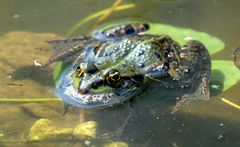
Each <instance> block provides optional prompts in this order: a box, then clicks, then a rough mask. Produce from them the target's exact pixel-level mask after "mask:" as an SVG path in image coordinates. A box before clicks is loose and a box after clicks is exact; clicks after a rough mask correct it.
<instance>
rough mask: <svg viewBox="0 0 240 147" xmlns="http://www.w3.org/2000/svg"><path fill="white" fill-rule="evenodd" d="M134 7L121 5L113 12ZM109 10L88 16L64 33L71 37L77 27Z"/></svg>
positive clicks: (133, 5) (132, 5)
mask: <svg viewBox="0 0 240 147" xmlns="http://www.w3.org/2000/svg"><path fill="white" fill-rule="evenodd" d="M133 7H135V4H132V3H130V4H126V5H121V6H118V7H116V8H115V9H114V10H113V11H121V10H125V9H130V8H133ZM109 10H110V8H108V9H104V10H102V11H99V12H96V13H94V14H92V15H89V16H88V17H86V18H84V19H82V20H80V21H79V22H78V23H77V24H75V25H74V26H73V27H72V28H71V29H70V30H69V31H68V32H67V33H66V36H69V35H71V34H72V33H74V32H75V31H76V30H77V29H78V28H79V27H81V26H82V25H83V24H84V23H86V22H88V21H90V20H92V19H94V18H97V17H99V16H101V15H103V14H105V13H106V12H108V11H109Z"/></svg>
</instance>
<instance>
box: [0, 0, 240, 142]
mask: <svg viewBox="0 0 240 147" xmlns="http://www.w3.org/2000/svg"><path fill="white" fill-rule="evenodd" d="M114 2H115V1H110V0H102V1H99V0H92V1H89V0H72V1H66V0H51V1H48V0H41V1H34V0H21V1H19V0H1V1H0V12H1V13H0V51H1V53H0V87H1V88H0V107H1V109H0V146H43V145H47V146H96V147H98V146H104V145H106V144H109V143H112V142H115V141H121V142H125V143H126V144H128V146H130V147H131V146H133V147H158V146H167V147H168V146H173V147H188V146H189V147H192V146H240V137H239V133H240V117H239V116H240V109H238V108H236V107H233V106H232V105H229V104H227V103H224V102H223V101H222V100H221V99H220V98H225V99H228V100H230V101H232V102H234V103H236V104H238V105H240V95H239V89H240V83H239V82H237V84H235V85H234V86H232V87H231V88H230V89H228V90H226V91H224V92H221V93H217V94H214V96H211V97H210V100H209V101H199V102H194V103H192V104H191V105H189V106H187V107H184V108H182V109H181V110H180V111H178V112H177V113H175V114H171V113H169V109H168V104H167V102H165V101H164V100H162V99H158V93H157V90H155V91H153V92H146V93H144V94H143V95H141V96H139V97H137V98H135V99H134V101H133V103H132V104H131V106H130V105H128V104H124V105H120V106H114V107H111V108H106V109H98V110H83V109H81V110H80V109H77V108H73V109H72V108H70V109H69V110H68V112H67V113H66V114H65V115H63V111H64V107H63V104H62V102H61V101H59V100H57V98H56V96H55V95H54V94H53V89H54V81H53V70H54V65H51V66H49V67H48V68H37V67H35V66H34V65H33V60H34V58H36V57H38V58H39V59H40V61H47V59H48V57H49V56H50V54H51V48H50V46H49V45H47V44H46V43H45V41H46V40H53V39H59V38H63V37H64V36H65V34H66V33H67V32H68V31H69V30H70V28H71V27H72V26H73V25H74V24H76V23H77V22H78V21H79V20H82V19H84V18H86V17H87V16H89V15H91V14H93V13H95V12H98V11H101V10H103V9H106V8H109V7H110V6H111V5H112V4H113V3H114ZM129 3H133V4H135V7H134V8H130V9H126V10H121V11H116V12H113V13H112V14H111V15H109V16H108V17H107V18H106V19H105V20H104V21H103V23H105V22H110V21H119V20H124V19H133V20H140V21H145V22H153V23H162V24H168V25H172V26H177V27H183V28H191V29H194V30H196V31H201V32H206V33H208V34H211V35H213V36H216V37H217V38H219V39H221V40H222V41H223V42H224V43H225V48H224V49H223V50H222V51H220V52H218V53H216V54H213V55H211V59H212V60H229V61H232V60H233V57H232V52H233V50H234V49H235V48H237V47H239V46H240V42H239V38H240V29H239V26H240V1H238V0H231V1H226V0H225V1H224V0H208V1H207V0H148V1H145V0H125V1H123V2H122V4H129ZM95 22H96V19H93V20H91V21H88V22H87V23H85V24H84V25H82V26H81V27H79V29H77V31H75V32H74V33H73V34H71V37H73V36H77V35H83V34H87V33H88V32H89V31H90V30H91V26H93V24H94V23H95ZM31 99H32V101H31ZM41 99H48V100H46V101H45V102H42V101H41ZM54 99H55V100H54ZM34 100H36V102H34ZM40 118H47V119H49V120H51V121H52V122H54V123H55V124H56V125H57V126H58V127H60V128H73V127H75V126H76V125H77V124H78V123H83V122H87V121H95V122H96V123H97V130H96V131H97V132H96V133H97V135H96V136H97V137H96V139H91V140H89V139H88V138H87V139H82V140H77V139H73V138H69V137H68V138H67V139H54V140H48V141H40V142H29V141H27V138H28V133H29V130H30V128H31V126H32V125H33V124H34V122H35V121H37V120H39V119H40Z"/></svg>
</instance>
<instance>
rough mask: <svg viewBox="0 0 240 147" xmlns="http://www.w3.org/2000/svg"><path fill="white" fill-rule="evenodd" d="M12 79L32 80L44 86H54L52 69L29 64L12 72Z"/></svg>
mask: <svg viewBox="0 0 240 147" xmlns="http://www.w3.org/2000/svg"><path fill="white" fill-rule="evenodd" d="M12 79H14V80H33V81H35V82H37V83H40V84H42V85H44V86H54V81H53V74H52V69H50V68H48V67H36V66H34V65H29V66H25V67H21V68H19V69H17V70H15V71H14V72H13V73H12Z"/></svg>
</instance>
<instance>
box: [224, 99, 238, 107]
mask: <svg viewBox="0 0 240 147" xmlns="http://www.w3.org/2000/svg"><path fill="white" fill-rule="evenodd" d="M220 99H221V100H222V101H223V102H224V103H226V104H228V105H230V106H232V107H234V108H237V109H240V106H239V105H237V104H235V103H233V102H231V101H229V100H227V99H225V98H220Z"/></svg>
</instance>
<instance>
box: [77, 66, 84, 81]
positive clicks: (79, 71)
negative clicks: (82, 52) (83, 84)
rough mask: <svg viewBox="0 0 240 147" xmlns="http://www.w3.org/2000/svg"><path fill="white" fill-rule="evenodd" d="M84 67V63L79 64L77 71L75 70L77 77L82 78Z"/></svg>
mask: <svg viewBox="0 0 240 147" xmlns="http://www.w3.org/2000/svg"><path fill="white" fill-rule="evenodd" d="M83 71H84V68H83V66H82V65H79V66H77V68H76V71H75V77H76V78H80V77H81V76H82V74H83Z"/></svg>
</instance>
